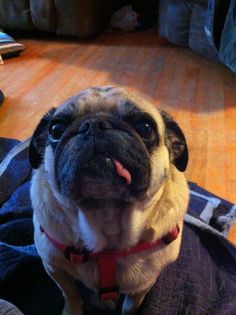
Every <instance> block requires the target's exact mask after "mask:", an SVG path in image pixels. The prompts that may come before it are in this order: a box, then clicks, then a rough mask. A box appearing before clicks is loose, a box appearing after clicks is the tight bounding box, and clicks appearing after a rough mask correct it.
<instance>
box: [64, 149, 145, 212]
mask: <svg viewBox="0 0 236 315" xmlns="http://www.w3.org/2000/svg"><path fill="white" fill-rule="evenodd" d="M68 172H69V170H68ZM126 172H128V171H126ZM123 173H124V174H123ZM123 173H122V170H121V171H120V173H117V167H116V164H115V162H114V161H113V160H112V159H111V158H109V157H107V156H105V155H96V156H94V157H93V158H92V159H90V160H88V161H86V163H85V165H84V166H83V167H82V168H80V169H78V170H77V174H74V175H73V176H72V177H71V176H68V178H73V180H68V181H66V182H65V183H66V184H65V185H63V186H61V187H60V190H61V193H62V195H64V196H66V197H68V198H70V199H73V200H74V201H75V202H76V203H77V204H78V206H80V207H82V208H86V209H88V208H89V207H92V208H94V207H95V208H99V207H100V206H101V205H103V204H104V203H106V204H108V203H115V204H122V203H124V204H125V203H127V204H130V203H132V202H134V201H135V200H136V199H137V197H139V198H141V194H140V193H138V194H137V191H136V189H135V185H134V184H132V176H131V175H130V174H129V175H125V171H123ZM128 173H129V172H128ZM122 175H123V176H122Z"/></svg>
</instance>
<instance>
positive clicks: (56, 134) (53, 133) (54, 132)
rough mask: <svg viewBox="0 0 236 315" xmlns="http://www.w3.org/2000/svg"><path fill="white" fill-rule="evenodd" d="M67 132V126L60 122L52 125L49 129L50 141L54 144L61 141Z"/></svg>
mask: <svg viewBox="0 0 236 315" xmlns="http://www.w3.org/2000/svg"><path fill="white" fill-rule="evenodd" d="M65 130H66V126H65V125H63V124H62V123H60V122H58V123H54V124H52V125H51V127H50V128H49V137H50V141H52V142H57V141H59V140H60V138H61V137H62V135H63V133H64V132H65Z"/></svg>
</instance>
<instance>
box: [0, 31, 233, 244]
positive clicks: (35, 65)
mask: <svg viewBox="0 0 236 315" xmlns="http://www.w3.org/2000/svg"><path fill="white" fill-rule="evenodd" d="M20 41H21V42H22V43H23V44H24V45H25V46H26V48H27V49H26V51H25V52H24V53H22V55H21V56H20V57H19V58H12V59H8V60H6V61H5V65H3V66H1V67H0V88H1V89H2V90H3V92H4V94H5V95H6V100H5V102H4V104H3V106H1V108H0V136H3V137H12V138H18V139H20V140H23V139H24V138H26V137H29V136H30V135H31V134H32V132H33V130H34V128H35V126H36V124H37V122H38V121H39V119H40V118H41V116H42V115H43V114H44V112H46V111H47V110H48V109H49V108H51V107H52V106H57V105H58V104H60V103H62V102H63V101H64V100H65V99H67V98H68V97H70V96H72V95H73V94H76V93H77V92H78V91H79V90H81V89H84V88H86V87H88V86H92V85H119V86H123V87H125V88H127V89H129V90H130V91H133V92H136V93H138V94H140V95H142V96H144V97H146V98H147V99H149V100H150V101H152V102H153V103H154V104H156V105H157V106H159V107H161V108H163V109H164V110H166V111H168V112H170V114H172V115H173V116H174V117H175V118H176V120H177V121H178V122H179V124H180V126H181V127H182V129H183V130H184V132H185V134H186V137H187V140H188V146H189V151H190V162H189V166H188V170H187V172H186V175H187V178H188V180H190V181H193V182H196V183H197V184H199V185H201V186H202V187H205V188H206V189H208V190H210V191H212V192H213V193H215V194H217V195H219V196H222V197H224V198H225V199H228V200H231V201H232V202H234V203H236V193H235V192H236V163H235V160H236V123H235V121H236V106H235V104H236V75H235V74H233V73H231V72H230V71H229V70H228V69H226V68H225V67H224V66H223V65H220V64H217V63H215V62H213V61H210V60H207V59H205V58H203V57H201V56H198V55H196V54H195V53H193V52H191V51H190V50H188V49H185V48H181V47H177V46H174V45H172V44H170V43H168V42H166V41H165V40H163V39H161V38H159V37H158V36H157V34H156V33H155V32H154V31H146V32H138V33H130V34H127V35H122V34H112V33H104V34H102V35H101V36H99V37H97V38H95V39H89V40H76V39H70V40H69V39H68V40H66V39H42V38H38V39H37V38H36V39H32V38H21V39H20ZM230 238H231V239H233V240H234V241H235V242H236V228H235V229H232V231H231V234H230Z"/></svg>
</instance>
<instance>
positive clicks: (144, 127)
mask: <svg viewBox="0 0 236 315" xmlns="http://www.w3.org/2000/svg"><path fill="white" fill-rule="evenodd" d="M134 128H135V130H136V131H137V132H138V134H139V135H140V137H141V138H142V139H143V140H146V141H151V140H154V138H155V129H154V127H153V124H152V123H151V122H149V121H142V122H139V123H136V124H135V126H134Z"/></svg>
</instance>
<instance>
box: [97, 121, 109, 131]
mask: <svg viewBox="0 0 236 315" xmlns="http://www.w3.org/2000/svg"><path fill="white" fill-rule="evenodd" d="M110 128H111V125H110V123H109V122H108V121H99V122H98V129H100V130H106V129H110Z"/></svg>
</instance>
